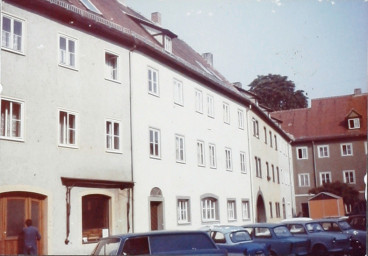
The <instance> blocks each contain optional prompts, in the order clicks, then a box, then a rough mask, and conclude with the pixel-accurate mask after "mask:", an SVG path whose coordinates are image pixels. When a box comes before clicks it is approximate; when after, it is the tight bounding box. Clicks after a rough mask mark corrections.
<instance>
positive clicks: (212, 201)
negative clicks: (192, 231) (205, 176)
mask: <svg viewBox="0 0 368 256" xmlns="http://www.w3.org/2000/svg"><path fill="white" fill-rule="evenodd" d="M200 209H201V220H202V222H203V223H207V222H218V221H219V219H220V216H219V203H218V199H217V198H216V197H214V196H206V197H203V198H201V208H200Z"/></svg>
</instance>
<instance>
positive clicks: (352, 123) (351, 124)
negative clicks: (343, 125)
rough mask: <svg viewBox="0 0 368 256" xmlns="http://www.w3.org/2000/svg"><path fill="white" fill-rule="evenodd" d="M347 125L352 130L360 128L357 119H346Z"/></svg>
mask: <svg viewBox="0 0 368 256" xmlns="http://www.w3.org/2000/svg"><path fill="white" fill-rule="evenodd" d="M348 125H349V129H351V130H353V129H359V128H360V120H359V118H351V119H348Z"/></svg>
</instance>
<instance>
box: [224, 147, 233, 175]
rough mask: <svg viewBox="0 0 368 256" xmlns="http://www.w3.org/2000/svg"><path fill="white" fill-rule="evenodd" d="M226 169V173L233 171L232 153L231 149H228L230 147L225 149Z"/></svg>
mask: <svg viewBox="0 0 368 256" xmlns="http://www.w3.org/2000/svg"><path fill="white" fill-rule="evenodd" d="M225 168H226V171H232V170H233V160H232V152H231V148H228V147H226V148H225Z"/></svg>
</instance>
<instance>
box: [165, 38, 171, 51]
mask: <svg viewBox="0 0 368 256" xmlns="http://www.w3.org/2000/svg"><path fill="white" fill-rule="evenodd" d="M164 47H165V51H167V52H170V53H172V41H171V38H170V37H168V36H165V40H164Z"/></svg>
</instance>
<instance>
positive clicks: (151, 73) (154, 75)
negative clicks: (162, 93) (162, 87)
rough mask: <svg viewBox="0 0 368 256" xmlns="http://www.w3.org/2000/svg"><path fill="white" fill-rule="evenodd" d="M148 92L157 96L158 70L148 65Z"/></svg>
mask: <svg viewBox="0 0 368 256" xmlns="http://www.w3.org/2000/svg"><path fill="white" fill-rule="evenodd" d="M148 93H150V94H152V95H155V96H159V88H158V71H157V70H155V69H153V68H150V67H148Z"/></svg>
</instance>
